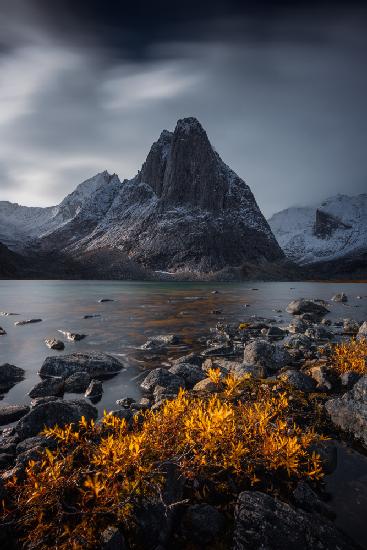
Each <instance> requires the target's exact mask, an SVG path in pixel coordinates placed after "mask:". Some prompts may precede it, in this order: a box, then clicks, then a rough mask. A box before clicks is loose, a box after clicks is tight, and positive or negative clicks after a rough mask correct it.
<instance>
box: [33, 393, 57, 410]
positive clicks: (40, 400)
mask: <svg viewBox="0 0 367 550" xmlns="http://www.w3.org/2000/svg"><path fill="white" fill-rule="evenodd" d="M57 399H58V397H57V396H56V395H47V396H45V397H35V398H34V399H32V400H31V409H34V407H38V405H42V404H43V403H50V402H51V401H56V400H57Z"/></svg>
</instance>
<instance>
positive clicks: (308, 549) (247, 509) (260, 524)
mask: <svg viewBox="0 0 367 550" xmlns="http://www.w3.org/2000/svg"><path fill="white" fill-rule="evenodd" d="M232 548H233V550H316V549H317V550H331V549H337V550H356V546H355V545H354V544H353V542H352V541H351V540H349V539H348V538H347V536H346V535H344V534H343V533H341V532H340V531H338V529H337V528H336V527H335V525H334V524H333V523H332V522H331V521H329V520H327V519H326V518H323V517H322V516H320V515H318V514H311V513H308V512H305V511H303V510H300V509H297V508H294V507H293V506H290V505H289V504H286V503H284V502H281V501H280V500H278V499H276V498H273V497H271V496H270V495H266V494H264V493H260V492H258V491H244V492H243V493H241V494H240V495H239V497H238V500H237V504H236V508H235V529H234V543H233V547H232Z"/></svg>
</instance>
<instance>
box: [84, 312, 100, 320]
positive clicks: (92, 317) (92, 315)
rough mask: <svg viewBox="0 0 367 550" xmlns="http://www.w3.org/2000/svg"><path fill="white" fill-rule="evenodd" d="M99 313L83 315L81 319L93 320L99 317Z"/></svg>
mask: <svg viewBox="0 0 367 550" xmlns="http://www.w3.org/2000/svg"><path fill="white" fill-rule="evenodd" d="M100 316H101V314H100V313H89V314H87V315H83V319H94V317H100Z"/></svg>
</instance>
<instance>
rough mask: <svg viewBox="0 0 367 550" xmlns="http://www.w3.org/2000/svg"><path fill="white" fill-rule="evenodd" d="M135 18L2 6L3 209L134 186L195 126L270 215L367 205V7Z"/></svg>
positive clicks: (183, 6) (169, 9) (27, 4)
mask: <svg viewBox="0 0 367 550" xmlns="http://www.w3.org/2000/svg"><path fill="white" fill-rule="evenodd" d="M131 4H132V5H130V6H128V7H127V6H126V3H125V2H114V1H112V2H109V3H106V2H104V3H102V2H99V1H97V0H95V1H89V2H84V1H78V2H66V1H63V2H61V1H58V0H54V1H53V2H52V9H51V3H50V2H46V1H41V0H38V1H36V0H33V1H30V0H27V1H26V0H12V2H10V1H4V0H0V44H1V49H0V139H1V143H2V147H1V149H0V199H4V200H5V199H9V200H14V201H15V200H16V201H18V202H22V203H25V204H41V203H42V204H52V203H55V202H58V201H59V200H60V199H61V198H62V197H63V196H64V195H65V194H66V193H68V192H70V191H71V190H72V189H73V188H74V187H75V186H76V185H77V184H78V183H79V182H80V181H82V180H83V179H85V178H87V177H89V176H91V175H93V174H94V173H96V172H98V171H102V170H104V169H105V168H107V169H108V170H109V171H110V172H117V173H118V174H119V175H120V177H121V178H124V177H131V176H132V175H134V173H135V172H136V171H137V169H138V168H139V167H140V165H141V163H142V162H143V160H144V158H145V156H146V153H147V151H148V149H149V147H150V145H151V143H152V141H153V140H154V139H156V138H157V136H158V135H159V133H160V131H161V129H162V128H164V127H167V128H170V129H172V128H173V127H174V124H175V122H176V120H177V119H178V118H180V117H182V116H189V115H195V116H197V117H198V118H199V119H200V120H201V122H202V124H203V125H204V127H205V128H206V129H207V131H208V134H209V137H210V138H211V140H212V142H213V145H214V146H215V147H216V149H217V150H218V152H219V153H220V154H221V156H222V158H223V159H224V160H225V162H227V163H228V164H229V165H231V167H233V168H234V169H235V170H236V171H237V172H238V173H239V175H241V176H242V177H243V178H244V179H246V180H247V182H248V183H249V184H250V186H251V188H252V189H253V191H254V193H255V196H256V198H257V200H258V202H259V205H260V207H261V208H262V209H263V210H264V212H265V213H266V214H271V213H272V212H274V211H276V210H278V209H281V208H284V207H287V206H289V205H291V204H296V203H298V204H300V203H310V202H317V201H318V200H321V199H324V198H325V197H326V196H328V195H332V194H335V193H337V192H346V193H351V194H352V193H358V192H362V191H364V188H365V182H366V176H365V171H364V156H365V144H366V137H367V120H366V107H365V97H366V92H367V78H366V75H365V58H366V53H367V40H366V38H365V34H366V33H365V30H366V28H365V27H366V26H365V21H366V19H365V13H364V11H363V9H362V7H361V6H360V5H358V4H357V3H355V4H353V6H352V5H351V4H349V7H348V9H347V7H346V6H343V5H342V4H339V3H334V4H333V5H331V4H328V3H327V2H319V3H318V4H317V7H312V4H309V3H307V4H306V3H305V4H303V5H301V6H300V7H298V9H297V10H295V8H294V3H289V4H287V3H286V2H283V3H278V4H276V5H275V4H274V3H270V2H256V3H248V4H246V3H244V2H211V3H210V4H209V3H204V2H202V3H200V2H191V0H190V1H189V2H185V3H172V2H169V3H168V2H154V3H144V4H142V3H141V2H134V3H131ZM173 4H174V6H173ZM253 5H255V8H254V7H252V6H253Z"/></svg>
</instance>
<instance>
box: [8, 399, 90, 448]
mask: <svg viewBox="0 0 367 550" xmlns="http://www.w3.org/2000/svg"><path fill="white" fill-rule="evenodd" d="M82 416H84V417H85V418H86V419H87V420H92V419H93V420H95V419H96V418H97V409H96V408H95V407H93V406H92V405H90V404H89V403H87V402H86V401H84V400H81V399H80V400H76V401H62V400H56V401H51V402H49V403H43V404H41V405H38V406H37V407H35V408H34V409H32V410H31V411H30V412H29V413H27V414H26V415H25V416H23V418H21V419H20V420H19V422H18V424H17V426H16V431H17V433H18V435H19V437H20V439H21V440H23V439H27V438H28V437H33V436H35V435H38V434H39V433H40V432H41V431H42V430H43V428H44V427H48V428H51V427H52V426H55V424H58V426H65V424H69V423H71V422H78V421H79V420H80V419H81V417H82Z"/></svg>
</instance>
